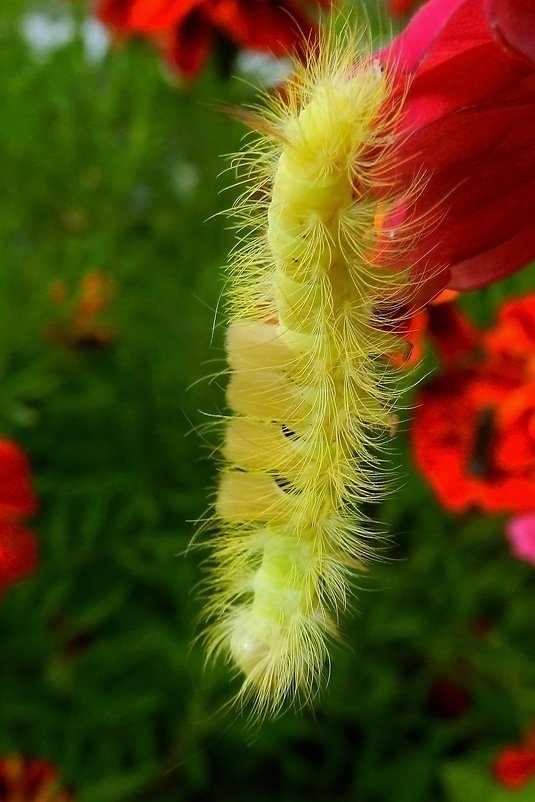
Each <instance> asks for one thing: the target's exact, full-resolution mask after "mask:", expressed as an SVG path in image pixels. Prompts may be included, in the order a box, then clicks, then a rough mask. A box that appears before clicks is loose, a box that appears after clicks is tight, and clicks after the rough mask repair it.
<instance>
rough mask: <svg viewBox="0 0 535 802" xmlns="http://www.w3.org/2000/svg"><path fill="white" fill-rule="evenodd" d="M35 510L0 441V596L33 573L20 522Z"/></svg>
mask: <svg viewBox="0 0 535 802" xmlns="http://www.w3.org/2000/svg"><path fill="white" fill-rule="evenodd" d="M36 508H37V500H36V498H35V496H34V493H33V490H32V488H31V480H30V467H29V465H28V460H27V459H26V456H25V455H24V453H23V452H22V451H21V449H20V448H19V447H18V446H17V445H16V444H15V443H12V442H11V441H10V440H5V439H0V593H2V592H3V591H4V590H6V589H7V588H8V587H9V585H11V584H13V583H14V582H17V581H18V580H19V579H22V578H23V577H25V576H27V575H28V574H31V573H33V571H35V568H36V566H37V559H38V544H37V538H36V537H35V535H34V534H33V532H31V531H30V530H29V529H26V528H25V527H24V526H22V525H21V519H22V518H24V517H26V516H27V515H31V514H32V513H34V512H35V510H36ZM0 798H1V796H0Z"/></svg>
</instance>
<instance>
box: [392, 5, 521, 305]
mask: <svg viewBox="0 0 535 802" xmlns="http://www.w3.org/2000/svg"><path fill="white" fill-rule="evenodd" d="M487 6H489V8H487ZM515 10H516V11H518V12H519V13H521V16H520V17H516V18H515V15H514V14H515ZM513 19H516V20H517V22H515V23H514V24H513V22H512V20H513ZM534 25H535V3H531V2H529V3H526V2H521V0H500V2H498V0H495V2H490V0H489V1H488V2H485V1H484V0H431V2H429V3H428V4H427V5H426V6H424V7H423V8H422V9H421V10H420V11H419V12H418V13H417V14H416V15H415V16H414V18H413V20H412V21H411V23H410V24H409V26H408V27H407V29H406V30H405V31H404V32H403V33H402V34H401V35H400V36H398V37H397V38H396V39H395V40H394V41H393V42H392V44H391V45H390V46H389V47H388V48H387V49H386V50H385V51H384V53H383V58H384V59H385V60H386V61H387V62H389V63H390V64H391V65H392V67H391V69H392V70H393V71H394V73H395V75H396V76H397V78H398V79H399V80H400V82H401V83H402V84H403V83H404V82H405V81H406V80H408V81H409V87H408V89H407V90H406V91H407V94H406V100H405V105H404V111H403V115H402V120H401V122H400V134H402V136H403V137H404V138H403V141H402V143H401V145H400V150H399V154H398V155H399V160H398V164H397V165H396V167H395V170H396V178H397V180H399V181H400V182H401V185H402V186H404V187H406V186H409V185H410V183H411V181H412V180H413V178H414V176H416V175H418V174H422V173H423V174H424V175H426V176H427V181H428V182H427V184H426V186H425V188H424V190H423V191H422V192H421V193H420V194H419V195H418V197H417V198H416V199H415V201H414V209H413V213H414V215H415V216H416V218H418V219H419V218H421V217H422V216H423V218H424V219H425V217H426V216H429V218H430V219H433V218H434V219H436V216H437V213H438V210H441V211H442V213H443V218H442V219H441V220H440V222H439V224H438V225H432V226H429V230H428V231H427V232H425V231H424V232H423V235H422V237H421V238H420V240H419V241H418V242H417V244H416V247H415V249H414V254H413V257H414V259H415V261H416V262H417V264H418V270H417V272H420V273H423V274H424V277H425V274H428V273H433V272H434V271H436V270H437V269H442V270H443V271H444V268H449V269H450V271H451V281H450V286H453V287H455V288H457V289H467V288H472V287H477V286H482V285H483V284H486V283H489V282H490V281H495V280H496V279H497V278H500V277H501V276H503V275H505V274H507V273H511V272H513V271H514V270H517V269H518V268H520V267H523V266H524V265H525V264H526V263H527V262H528V261H529V260H530V259H531V258H533V257H534V256H535V222H534V220H533V214H532V209H533V206H534V203H535V158H534V150H535V63H533V62H532V61H529V60H528V59H527V58H526V53H528V52H531V51H529V48H530V42H531V40H529V41H527V40H526V38H525V37H524V38H522V41H521V42H520V43H519V41H518V38H519V36H520V34H521V33H522V32H523V31H531V30H533V26H534ZM520 50H521V51H522V52H520ZM442 281H443V282H444V283H445V282H446V281H447V275H446V274H445V273H444V275H443V276H442ZM436 289H437V288H436V282H435V283H434V284H432V285H430V286H429V287H425V286H424V290H423V291H422V292H421V293H420V300H422V299H423V300H426V298H425V294H427V296H429V294H430V292H432V291H433V292H434V291H436Z"/></svg>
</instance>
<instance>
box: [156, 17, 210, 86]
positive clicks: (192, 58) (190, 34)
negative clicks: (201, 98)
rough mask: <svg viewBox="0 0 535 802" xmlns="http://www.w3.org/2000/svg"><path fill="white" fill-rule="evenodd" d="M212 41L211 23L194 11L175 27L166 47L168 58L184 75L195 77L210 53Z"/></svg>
mask: <svg viewBox="0 0 535 802" xmlns="http://www.w3.org/2000/svg"><path fill="white" fill-rule="evenodd" d="M212 43H213V32H212V27H211V25H210V23H209V22H208V21H207V20H206V19H205V18H204V16H203V15H202V14H201V13H200V12H194V13H192V14H190V15H189V16H188V17H187V19H185V20H183V22H182V24H181V25H176V26H175V27H174V28H173V31H172V33H171V35H170V38H169V43H168V45H167V47H166V55H167V59H168V61H169V63H170V64H171V65H172V66H173V67H174V68H175V69H177V70H178V71H179V72H181V73H182V74H183V75H184V76H186V77H187V78H194V77H195V76H196V75H197V74H198V73H199V72H200V71H201V69H202V67H203V66H204V64H205V62H206V60H207V58H208V56H209V55H210V50H211V49H212Z"/></svg>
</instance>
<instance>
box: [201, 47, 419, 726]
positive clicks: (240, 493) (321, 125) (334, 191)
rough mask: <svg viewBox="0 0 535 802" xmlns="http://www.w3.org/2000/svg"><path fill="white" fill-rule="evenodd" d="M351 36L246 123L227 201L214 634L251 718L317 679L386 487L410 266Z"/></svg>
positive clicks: (388, 89) (382, 143) (382, 133)
mask: <svg viewBox="0 0 535 802" xmlns="http://www.w3.org/2000/svg"><path fill="white" fill-rule="evenodd" d="M358 45H359V42H358V39H357V40H355V38H354V37H352V36H351V35H350V34H349V35H348V34H347V33H344V35H343V36H342V37H340V38H339V39H338V40H336V39H335V37H334V36H333V35H331V34H328V35H325V36H324V37H323V38H322V39H321V41H320V42H319V43H318V44H317V45H315V46H311V47H310V52H309V54H308V58H307V59H306V62H305V63H300V62H297V63H296V64H295V72H294V74H293V76H292V78H291V79H290V80H289V81H288V83H287V84H286V85H285V87H284V90H283V92H282V93H281V94H277V95H274V96H271V97H267V98H266V103H265V107H264V108H261V109H255V110H254V111H253V112H244V113H243V115H241V116H243V117H244V118H245V119H246V120H247V121H248V122H249V123H250V126H251V127H252V128H253V129H254V131H255V134H254V136H255V139H254V142H253V143H252V144H251V146H250V149H249V150H248V151H247V152H244V153H242V154H240V155H238V157H237V160H238V163H239V165H241V167H242V171H245V182H246V187H247V188H246V191H245V192H244V194H243V195H242V196H241V198H240V199H239V201H238V202H237V203H236V205H235V207H234V209H233V210H232V211H233V214H234V215H235V216H237V218H238V228H239V229H240V231H241V234H240V240H239V243H238V245H237V247H236V248H235V250H234V252H233V254H232V259H231V264H230V268H229V292H228V297H229V326H228V333H227V338H226V350H227V356H228V363H229V371H230V379H229V384H228V389H227V403H228V406H229V408H230V410H231V412H232V414H231V415H230V416H229V417H228V419H227V420H226V423H225V434H224V443H223V445H222V450H221V453H222V467H221V472H220V478H219V484H218V489H217V494H216V501H215V513H214V519H215V525H216V527H217V530H218V533H217V534H216V535H215V536H214V538H213V540H212V543H211V548H212V567H211V572H210V602H209V606H208V610H207V615H208V619H209V622H210V623H209V625H208V628H207V630H206V640H207V645H208V653H209V655H210V656H213V655H216V654H223V655H224V656H225V657H226V658H227V659H230V660H231V661H232V662H233V664H234V665H235V666H236V667H237V668H238V669H239V670H241V672H243V684H242V688H241V691H240V694H239V697H240V698H250V699H251V700H252V703H253V707H254V710H255V712H256V713H258V714H260V715H262V714H265V713H271V714H276V713H277V712H278V711H279V710H280V708H281V707H282V706H283V705H284V704H285V703H286V702H287V701H293V700H295V699H298V698H301V699H304V700H307V699H308V698H310V696H311V695H312V694H314V693H315V691H316V690H317V689H318V687H319V684H320V681H321V678H322V674H323V673H324V669H325V665H326V663H327V662H328V651H327V641H328V640H329V638H330V637H331V636H335V635H336V633H337V619H338V616H339V612H340V611H341V610H343V609H344V608H345V607H346V605H347V600H348V596H349V593H350V582H351V576H352V573H353V571H354V570H355V569H357V570H358V569H359V568H360V569H361V568H363V565H364V563H365V561H366V559H367V558H368V557H370V556H372V555H373V548H372V547H371V546H370V540H371V538H370V534H369V532H367V527H366V525H365V523H366V522H365V519H364V516H362V515H361V514H359V512H358V506H359V504H361V503H362V502H364V501H368V500H370V498H377V496H378V495H380V493H381V491H382V490H384V485H385V480H384V469H383V468H382V460H381V459H380V458H379V457H378V455H377V449H376V445H377V443H378V442H380V441H381V440H382V439H383V437H384V433H385V432H388V431H389V430H391V429H392V427H393V426H394V425H395V420H396V419H395V415H394V414H393V409H394V407H395V402H396V400H397V397H398V395H399V393H398V390H397V388H396V385H395V382H394V379H395V372H396V369H395V367H394V361H395V360H394V355H396V354H399V352H400V351H402V350H403V345H404V343H403V340H402V337H401V334H400V333H399V332H396V329H395V327H393V326H392V325H390V326H389V325H387V319H388V309H390V310H391V308H392V306H393V305H396V304H397V305H399V304H400V303H401V302H402V300H403V298H405V300H406V298H407V295H406V294H405V295H404V294H403V293H404V292H405V288H406V285H407V283H408V279H409V273H408V271H407V270H406V269H401V268H399V267H397V266H396V264H395V263H394V261H392V260H390V258H389V253H390V252H391V251H392V248H393V245H392V243H393V242H394V239H392V238H391V235H390V234H389V232H388V231H387V230H386V228H387V223H388V221H389V220H392V219H395V214H396V211H395V210H396V209H397V208H400V207H402V206H403V203H404V202H405V200H406V198H405V199H404V198H400V197H399V196H395V194H394V191H393V190H391V189H389V185H388V181H387V179H386V178H385V176H386V175H387V170H386V169H383V167H384V165H386V166H388V160H389V159H392V158H394V151H393V146H392V145H390V144H389V142H390V140H391V138H392V137H391V132H392V126H393V122H394V120H395V118H396V114H397V112H396V110H395V109H392V108H391V106H392V103H390V100H391V98H392V96H393V88H392V86H391V82H390V81H389V76H388V70H385V69H383V68H382V67H380V66H379V65H378V63H376V62H375V61H374V59H373V57H371V56H368V55H359V54H358V52H357V51H358ZM398 242H399V243H400V244H399V246H398V248H399V247H403V245H402V243H403V237H402V236H400V235H399V231H396V237H395V244H397V243H398ZM398 256H399V250H398Z"/></svg>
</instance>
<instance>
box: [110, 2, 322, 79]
mask: <svg viewBox="0 0 535 802" xmlns="http://www.w3.org/2000/svg"><path fill="white" fill-rule="evenodd" d="M330 3H331V0H316V2H307V0H100V2H99V3H98V4H97V14H98V16H99V17H100V19H101V20H102V21H103V22H105V23H107V24H109V25H110V26H112V27H114V28H116V29H117V30H118V31H120V32H122V33H125V34H135V33H137V34H143V35H147V36H150V37H151V38H153V40H154V41H155V42H156V43H158V44H159V45H160V46H161V47H162V49H163V50H164V52H165V53H166V56H167V58H168V60H169V62H170V64H171V65H172V66H173V67H175V68H176V69H177V70H178V71H179V72H181V73H182V74H183V75H184V76H186V77H188V78H192V77H194V76H195V75H196V74H197V73H198V72H199V71H200V70H201V68H202V67H203V65H204V63H205V62H206V59H207V58H208V55H209V53H210V51H211V50H212V48H213V46H214V44H215V41H216V37H219V38H223V39H225V40H227V41H228V42H230V43H232V45H233V46H234V47H237V48H248V49H251V50H260V51H265V52H268V53H271V54H272V55H275V56H279V55H282V54H284V53H288V52H291V51H293V50H295V49H296V48H297V47H298V46H299V45H300V44H301V43H302V42H304V41H306V40H308V39H310V37H311V36H312V35H313V33H314V31H315V26H314V22H313V19H311V16H310V13H309V12H310V10H313V9H314V8H317V7H318V5H322V6H328V5H330Z"/></svg>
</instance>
